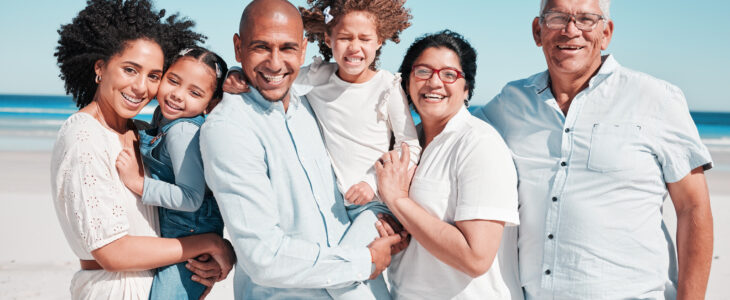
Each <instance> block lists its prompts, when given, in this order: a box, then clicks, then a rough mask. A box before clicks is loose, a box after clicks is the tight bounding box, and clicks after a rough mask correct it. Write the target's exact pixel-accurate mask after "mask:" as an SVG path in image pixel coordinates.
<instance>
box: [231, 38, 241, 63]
mask: <svg viewBox="0 0 730 300" xmlns="http://www.w3.org/2000/svg"><path fill="white" fill-rule="evenodd" d="M233 51H234V52H235V53H236V61H237V62H241V60H242V59H243V55H242V53H241V37H240V36H238V33H234V34H233Z"/></svg>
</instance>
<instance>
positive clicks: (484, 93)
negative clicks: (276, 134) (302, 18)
mask: <svg viewBox="0 0 730 300" xmlns="http://www.w3.org/2000/svg"><path fill="white" fill-rule="evenodd" d="M248 2H249V1H240V0H215V1H189V0H186V1H180V0H177V1H175V0H157V1H155V3H156V4H155V5H156V7H157V8H165V9H166V10H167V11H168V13H170V12H176V11H177V12H180V14H181V15H183V16H187V17H189V18H190V19H192V20H194V21H196V22H197V26H196V30H197V31H199V32H202V33H204V34H206V35H207V36H208V41H207V42H206V45H205V46H206V47H208V48H210V49H211V50H214V51H216V52H218V53H219V54H220V55H221V56H223V58H225V59H226V61H228V63H229V64H235V63H236V62H235V59H234V55H233V46H232V45H233V42H232V39H233V38H232V37H233V34H234V33H235V32H236V31H237V30H238V21H239V17H240V14H241V11H242V10H243V7H244V6H245V5H246V4H247V3H248ZM292 2H293V3H294V4H296V5H305V4H306V1H305V0H297V1H292ZM539 2H540V1H539V0H530V1H525V0H515V1H504V0H499V1H482V0H458V1H436V0H409V1H408V2H407V4H406V6H408V7H409V8H411V11H412V14H413V16H414V18H413V20H412V23H413V26H411V27H410V28H408V29H407V30H406V31H405V32H404V33H403V34H402V36H401V43H400V44H397V45H396V44H393V43H387V44H386V45H385V46H384V48H383V56H382V58H381V68H384V69H387V70H389V71H391V72H395V71H396V70H397V68H398V66H399V65H400V62H401V59H402V57H403V54H404V53H405V50H406V49H407V47H408V45H409V44H410V43H411V42H413V40H414V39H415V38H416V37H418V36H420V35H423V34H424V33H429V32H434V31H438V30H442V29H445V28H448V29H451V30H454V31H457V32H459V33H461V34H463V35H464V36H466V37H467V38H468V39H469V41H470V42H471V43H472V45H474V47H475V48H476V49H477V51H478V53H479V58H478V71H477V78H476V82H477V83H476V93H475V95H474V98H473V99H472V100H473V103H475V104H483V103H486V102H487V101H489V100H490V99H492V97H494V95H496V94H497V93H498V92H499V90H500V89H501V88H502V86H504V85H505V84H506V83H507V82H509V81H512V80H516V79H520V78H524V77H527V76H529V75H531V74H534V73H537V72H540V71H543V70H544V69H545V59H544V56H543V54H542V50H541V49H540V48H538V47H536V46H535V44H534V42H533V40H532V36H531V33H530V24H531V22H532V19H533V18H534V17H535V16H536V15H537V13H538V8H539V7H538V6H539ZM84 6H85V1H83V0H64V1H52V0H36V1H31V2H27V1H3V2H2V4H0V33H1V36H2V45H0V66H2V68H1V69H0V70H1V71H0V93H13V94H50V95H61V94H64V89H63V83H62V82H61V80H60V79H58V73H59V72H58V67H57V66H56V61H55V57H53V52H54V50H55V47H56V43H57V41H58V34H57V33H56V30H57V29H58V28H59V27H60V25H61V24H65V23H69V22H70V21H71V19H72V18H73V17H74V16H75V15H76V14H77V13H78V11H79V10H81V9H82V8H83V7H84ZM611 17H612V19H613V20H614V23H615V31H614V36H613V41H612V42H611V45H610V46H609V48H608V51H606V52H607V53H612V54H614V55H615V56H616V58H617V60H618V61H619V63H621V64H622V65H624V66H626V67H629V68H632V69H635V70H639V71H642V72H645V73H648V74H651V75H653V76H655V77H658V78H661V79H664V80H667V81H669V82H671V83H673V84H675V85H677V86H679V87H680V88H681V89H682V90H683V91H684V93H685V95H686V97H687V101H688V104H689V107H690V109H692V110H701V111H730V96H729V95H730V93H728V92H727V91H726V90H725V87H728V86H730V83H728V79H730V76H728V75H727V74H728V71H730V23H729V22H730V2H728V1H709V0H698V1H679V0H664V1H659V0H640V1H635V0H634V1H629V0H614V1H613V3H612V6H611ZM307 51H308V53H307V57H310V58H309V59H308V62H310V61H311V57H312V56H313V55H315V54H317V53H318V51H317V49H316V47H315V46H313V45H312V44H311V43H310V47H309V48H308V50H307Z"/></svg>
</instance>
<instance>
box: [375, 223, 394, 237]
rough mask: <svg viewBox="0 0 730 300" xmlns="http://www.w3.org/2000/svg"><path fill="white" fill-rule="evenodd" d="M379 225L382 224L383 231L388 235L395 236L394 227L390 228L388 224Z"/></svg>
mask: <svg viewBox="0 0 730 300" xmlns="http://www.w3.org/2000/svg"><path fill="white" fill-rule="evenodd" d="M378 223H380V224H381V226H383V229H385V232H386V233H387V234H388V235H393V234H395V230H393V227H392V226H390V224H389V223H388V222H383V221H378Z"/></svg>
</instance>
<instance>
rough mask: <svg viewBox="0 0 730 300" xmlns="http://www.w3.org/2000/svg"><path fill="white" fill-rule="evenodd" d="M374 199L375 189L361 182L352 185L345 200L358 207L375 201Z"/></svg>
mask: <svg viewBox="0 0 730 300" xmlns="http://www.w3.org/2000/svg"><path fill="white" fill-rule="evenodd" d="M373 197H375V192H374V191H373V188H371V187H370V185H369V184H367V183H366V182H364V181H360V182H358V183H357V184H354V185H352V186H351V187H350V189H349V190H347V193H345V200H346V201H347V202H350V203H352V204H357V205H363V204H365V203H368V202H370V201H373Z"/></svg>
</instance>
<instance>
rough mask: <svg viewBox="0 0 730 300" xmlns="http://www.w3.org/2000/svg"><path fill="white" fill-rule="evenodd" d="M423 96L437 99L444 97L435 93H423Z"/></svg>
mask: <svg viewBox="0 0 730 300" xmlns="http://www.w3.org/2000/svg"><path fill="white" fill-rule="evenodd" d="M423 96H424V97H426V98H431V99H439V100H440V99H443V98H444V96H441V95H437V94H424V95H423Z"/></svg>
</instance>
